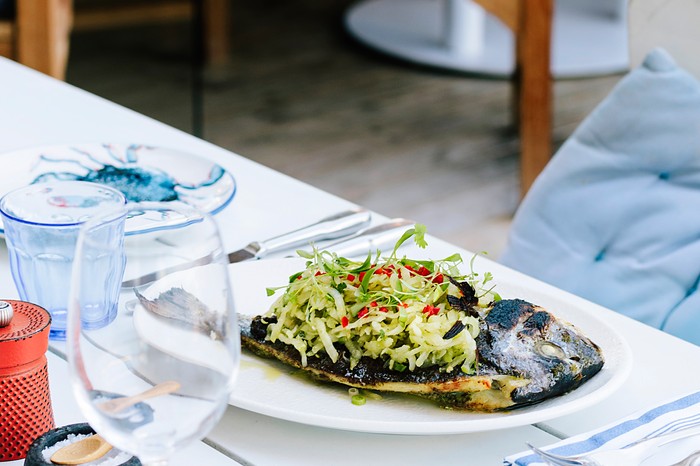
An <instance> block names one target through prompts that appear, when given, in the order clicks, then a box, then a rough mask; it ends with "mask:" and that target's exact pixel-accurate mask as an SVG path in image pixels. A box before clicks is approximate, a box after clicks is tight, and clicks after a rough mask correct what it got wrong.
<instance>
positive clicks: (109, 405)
mask: <svg viewBox="0 0 700 466" xmlns="http://www.w3.org/2000/svg"><path fill="white" fill-rule="evenodd" d="M179 388H180V384H179V383H178V382H175V381H174V380H168V381H167V382H162V383H159V384H158V385H155V386H154V387H152V388H149V389H148V390H146V391H145V392H142V393H139V394H137V395H133V396H124V397H121V398H114V399H113V400H109V401H105V402H104V403H100V404H98V405H97V407H98V408H100V409H101V410H102V411H104V412H105V413H108V414H114V413H118V412H119V411H122V410H124V409H126V408H128V407H129V406H131V405H135V404H136V403H139V402H141V401H143V400H146V399H148V398H153V397H156V396H161V395H167V394H168V393H172V392H174V391H177V390H178V389H179Z"/></svg>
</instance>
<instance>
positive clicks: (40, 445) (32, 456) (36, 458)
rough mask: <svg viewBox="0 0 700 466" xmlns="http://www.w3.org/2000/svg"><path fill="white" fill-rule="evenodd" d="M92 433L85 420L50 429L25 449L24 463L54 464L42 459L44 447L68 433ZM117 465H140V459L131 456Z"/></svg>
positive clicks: (53, 465) (64, 437) (34, 464)
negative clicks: (27, 449)
mask: <svg viewBox="0 0 700 466" xmlns="http://www.w3.org/2000/svg"><path fill="white" fill-rule="evenodd" d="M94 433H95V431H94V430H93V429H92V427H90V425H89V424H88V423H86V422H83V423H81V424H70V425H67V426H63V427H57V428H55V429H52V430H50V431H48V432H46V433H45V434H44V435H42V436H41V437H39V438H37V439H36V440H34V442H32V444H31V445H30V446H29V451H27V457H26V458H25V459H24V464H25V466H55V463H52V462H51V461H50V460H44V455H43V454H42V452H43V451H44V450H45V449H46V448H49V447H51V446H53V445H55V444H57V443H58V442H61V441H63V440H65V439H67V438H68V436H69V435H70V434H74V435H92V434H94ZM119 466H141V461H139V459H138V458H137V457H135V456H132V457H131V458H129V459H128V460H126V461H125V462H123V463H121V464H120V465H119Z"/></svg>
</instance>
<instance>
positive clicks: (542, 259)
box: [499, 0, 700, 345]
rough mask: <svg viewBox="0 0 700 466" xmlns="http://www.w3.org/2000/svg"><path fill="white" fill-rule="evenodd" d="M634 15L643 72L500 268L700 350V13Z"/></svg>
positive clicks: (670, 9) (594, 116) (606, 105)
mask: <svg viewBox="0 0 700 466" xmlns="http://www.w3.org/2000/svg"><path fill="white" fill-rule="evenodd" d="M628 8H629V9H628V16H627V17H628V25H629V27H628V34H629V41H628V42H629V44H630V58H631V62H632V64H633V65H634V68H633V69H632V71H631V72H629V73H628V74H627V75H626V76H624V77H623V78H622V79H621V80H620V81H619V82H618V83H617V84H616V86H615V87H614V88H613V89H612V91H611V92H610V93H609V94H608V96H607V97H606V98H605V99H604V100H603V101H602V102H601V103H600V104H599V105H598V106H597V107H596V109H595V110H594V111H593V112H591V114H590V115H589V116H588V117H587V118H586V119H585V120H584V121H583V122H582V123H581V124H580V125H579V127H578V128H577V129H576V131H575V132H574V133H573V134H572V135H571V136H570V138H569V140H567V141H566V142H565V143H564V144H563V145H562V147H561V148H560V149H559V151H558V152H557V154H556V156H555V157H554V158H553V159H552V160H551V162H550V163H549V165H548V166H547V169H546V170H545V171H544V172H543V173H542V175H541V176H540V177H539V178H538V179H537V181H536V182H535V184H534V185H533V186H532V189H530V191H529V192H528V194H527V196H526V197H525V198H524V199H523V201H522V202H521V203H520V206H519V207H518V211H517V212H516V214H515V217H514V219H513V223H512V225H511V229H510V233H509V241H508V245H507V246H506V248H505V250H504V252H503V254H502V255H501V257H500V258H499V260H500V261H501V263H503V264H504V265H507V266H509V267H512V268H515V269H517V270H519V271H521V272H523V273H525V274H527V275H530V276H532V277H535V278H538V279H540V280H542V281H545V282H548V283H550V284H552V285H554V286H557V287H559V288H561V289H563V290H566V291H569V292H571V293H574V294H577V295H579V296H582V297H584V298H586V299H588V300H590V301H592V302H595V303H598V304H601V305H603V306H605V307H608V308H610V309H613V310H616V311H618V312H620V313H622V314H625V315H627V316H629V317H633V318H635V319H637V320H640V321H641V322H644V323H646V324H648V325H651V326H653V327H657V328H660V329H662V330H664V331H667V332H669V333H672V334H674V335H676V336H678V337H681V338H684V339H686V340H688V341H690V342H693V343H695V344H697V345H700V332H698V328H700V312H699V311H700V287H699V284H700V238H699V237H698V231H700V217H698V216H697V215H696V211H697V208H696V206H697V205H698V204H700V131H699V130H700V79H698V78H700V57H698V56H697V52H696V49H697V43H698V42H699V41H700V27H698V26H700V2H698V0H631V1H630V2H629V4H628ZM664 49H665V50H664Z"/></svg>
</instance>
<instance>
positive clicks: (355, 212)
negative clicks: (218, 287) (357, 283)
mask: <svg viewBox="0 0 700 466" xmlns="http://www.w3.org/2000/svg"><path fill="white" fill-rule="evenodd" d="M371 219H372V214H371V213H370V212H369V211H367V210H364V209H351V210H347V211H345V212H341V213H338V214H335V215H331V216H329V217H325V218H323V219H321V220H319V221H318V222H316V223H313V224H311V225H308V226H306V227H303V228H299V229H298V230H294V231H291V232H288V233H284V234H281V235H279V236H275V237H273V238H269V239H266V240H264V241H253V242H252V243H250V244H248V245H247V246H246V247H244V248H242V249H239V250H237V251H233V252H231V253H229V254H228V261H229V262H230V263H234V262H241V261H244V260H251V259H260V258H261V257H264V256H266V255H268V254H272V253H274V252H280V251H284V250H287V249H291V248H294V247H297V246H301V245H304V244H308V243H309V242H311V241H323V240H329V239H337V238H341V237H344V236H348V235H352V234H353V233H356V232H357V231H359V230H361V229H362V228H363V227H366V226H367V225H368V224H369V223H370V221H371ZM211 261H212V257H211V256H205V257H200V258H198V259H194V260H192V261H189V262H186V263H183V264H178V265H175V266H173V267H168V268H165V269H163V270H158V271H155V272H151V273H148V274H145V275H142V276H140V277H137V278H132V279H128V280H125V281H123V282H122V287H123V288H132V287H135V286H140V285H144V284H146V283H150V282H153V281H155V280H157V279H158V278H161V277H163V276H165V275H167V274H170V273H173V272H177V271H180V270H186V269H189V268H192V267H196V266H199V265H205V264H208V263H210V262H211Z"/></svg>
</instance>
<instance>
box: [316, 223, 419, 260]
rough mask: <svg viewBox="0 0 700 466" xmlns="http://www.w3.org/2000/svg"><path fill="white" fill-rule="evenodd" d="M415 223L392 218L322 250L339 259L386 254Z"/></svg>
mask: <svg viewBox="0 0 700 466" xmlns="http://www.w3.org/2000/svg"><path fill="white" fill-rule="evenodd" d="M415 223H416V222H414V221H413V220H407V219H405V218H393V219H391V220H389V221H388V222H386V223H382V224H381V225H376V226H373V227H368V228H365V229H363V230H360V231H358V232H357V233H355V234H353V235H351V236H348V237H346V238H343V239H341V240H340V241H336V242H334V243H331V244H328V245H326V246H324V247H323V249H324V250H327V251H332V252H334V253H336V254H337V255H338V256H341V257H357V256H366V255H367V253H368V252H373V253H374V252H376V251H377V250H380V251H382V252H387V251H389V250H390V249H391V248H393V247H394V244H396V242H397V241H398V240H399V238H401V235H403V234H404V232H405V231H406V229H407V228H408V227H409V226H412V225H414V224H415Z"/></svg>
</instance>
